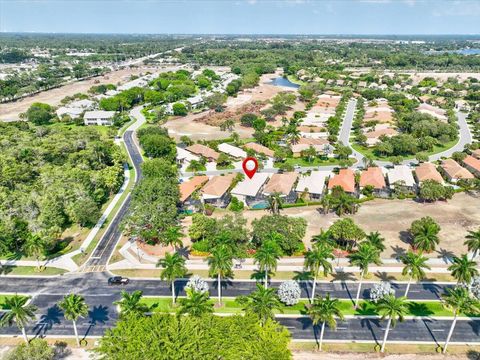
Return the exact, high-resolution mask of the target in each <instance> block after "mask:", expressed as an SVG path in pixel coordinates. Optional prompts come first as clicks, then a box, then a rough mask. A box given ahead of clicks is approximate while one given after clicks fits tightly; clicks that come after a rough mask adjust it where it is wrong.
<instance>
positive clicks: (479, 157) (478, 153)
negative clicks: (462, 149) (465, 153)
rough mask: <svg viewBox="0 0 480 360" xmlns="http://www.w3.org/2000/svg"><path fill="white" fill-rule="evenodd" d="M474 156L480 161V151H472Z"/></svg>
mask: <svg viewBox="0 0 480 360" xmlns="http://www.w3.org/2000/svg"><path fill="white" fill-rule="evenodd" d="M472 156H473V157H474V158H475V159H479V160H480V149H477V150H473V151H472Z"/></svg>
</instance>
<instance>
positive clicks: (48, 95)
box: [0, 67, 176, 121]
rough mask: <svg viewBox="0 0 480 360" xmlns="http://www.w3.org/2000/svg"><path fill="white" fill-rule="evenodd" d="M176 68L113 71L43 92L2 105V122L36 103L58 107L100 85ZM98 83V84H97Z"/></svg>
mask: <svg viewBox="0 0 480 360" xmlns="http://www.w3.org/2000/svg"><path fill="white" fill-rule="evenodd" d="M175 69H176V68H173V67H172V68H161V69H160V68H159V69H155V68H152V67H138V68H129V69H123V70H117V71H112V72H110V73H108V74H106V75H105V76H98V77H95V78H92V79H89V80H84V81H78V82H75V83H71V84H68V85H65V86H61V87H59V88H56V89H52V90H47V91H43V92H41V93H38V94H36V95H33V96H30V97H27V98H24V99H21V100H18V101H15V102H10V103H5V104H0V120H1V121H16V120H19V114H20V113H22V112H25V111H27V109H28V108H29V107H30V105H32V104H33V103H34V102H42V103H46V104H50V105H52V106H57V105H59V104H60V100H62V99H63V98H64V97H65V96H72V95H74V94H77V93H85V92H87V91H88V89H90V88H91V87H92V86H94V85H99V84H117V83H119V82H125V81H127V80H128V79H129V77H130V76H131V75H139V74H141V73H146V72H147V71H150V72H154V71H168V70H175ZM96 81H98V83H96Z"/></svg>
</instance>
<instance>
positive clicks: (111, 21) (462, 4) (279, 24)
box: [0, 0, 480, 34]
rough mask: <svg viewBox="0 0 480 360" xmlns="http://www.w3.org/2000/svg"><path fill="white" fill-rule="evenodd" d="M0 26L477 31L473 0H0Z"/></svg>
mask: <svg viewBox="0 0 480 360" xmlns="http://www.w3.org/2000/svg"><path fill="white" fill-rule="evenodd" d="M0 31H3V32H5V31H7V32H70V33H170V34H171V33H183V34H194V33H196V34H219V33H221V34H479V33H480V0H475V1H473V0H472V1H471V0H465V1H453V0H450V1H442V0H355V1H352V0H338V1H330V0H231V1H229V0H209V1H204V0H192V1H186V0H184V1H182V0H176V1H175V0H111V1H95V0H83V1H77V0H0Z"/></svg>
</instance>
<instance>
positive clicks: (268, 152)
mask: <svg viewBox="0 0 480 360" xmlns="http://www.w3.org/2000/svg"><path fill="white" fill-rule="evenodd" d="M243 147H244V148H246V149H250V150H253V151H255V152H256V153H258V154H263V155H265V156H268V157H271V158H273V154H274V151H273V150H270V149H269V148H267V147H266V146H263V145H260V144H257V143H254V142H251V143H247V144H245V145H243Z"/></svg>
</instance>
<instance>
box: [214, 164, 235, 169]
mask: <svg viewBox="0 0 480 360" xmlns="http://www.w3.org/2000/svg"><path fill="white" fill-rule="evenodd" d="M231 169H235V165H233V164H230V165H227V166H220V165H217V170H231Z"/></svg>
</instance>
